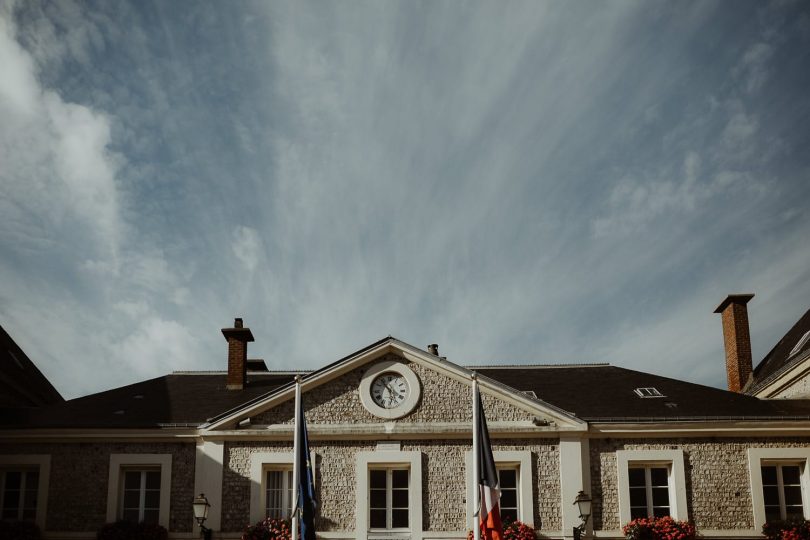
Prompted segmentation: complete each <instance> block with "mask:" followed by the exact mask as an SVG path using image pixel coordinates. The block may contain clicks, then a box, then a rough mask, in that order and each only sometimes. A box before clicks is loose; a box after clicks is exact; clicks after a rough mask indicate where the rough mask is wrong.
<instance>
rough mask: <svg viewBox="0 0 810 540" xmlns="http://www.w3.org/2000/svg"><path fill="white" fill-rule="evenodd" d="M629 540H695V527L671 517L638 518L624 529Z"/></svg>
mask: <svg viewBox="0 0 810 540" xmlns="http://www.w3.org/2000/svg"><path fill="white" fill-rule="evenodd" d="M622 532H623V533H624V537H625V538H626V539H627V540H694V539H695V527H694V526H693V525H692V524H691V523H689V522H688V521H677V520H674V519H672V518H671V517H669V516H665V517H658V518H636V519H634V520H633V521H631V522H630V523H628V524H627V525H625V526H624V527H622Z"/></svg>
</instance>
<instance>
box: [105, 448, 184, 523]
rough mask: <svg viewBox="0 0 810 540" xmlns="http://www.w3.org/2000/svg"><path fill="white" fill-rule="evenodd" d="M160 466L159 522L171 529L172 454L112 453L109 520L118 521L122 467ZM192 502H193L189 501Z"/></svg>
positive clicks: (109, 484) (108, 503) (108, 490)
mask: <svg viewBox="0 0 810 540" xmlns="http://www.w3.org/2000/svg"><path fill="white" fill-rule="evenodd" d="M130 465H132V466H136V467H137V466H141V465H143V466H157V467H160V512H159V514H158V515H159V517H158V523H159V524H160V525H161V526H162V527H165V528H166V530H168V529H169V507H170V504H171V495H172V494H171V491H172V455H171V454H110V475H109V480H108V483H107V522H108V523H109V522H113V521H116V520H117V519H118V518H119V516H120V514H119V507H120V501H121V469H122V467H128V466H130ZM189 504H191V503H189Z"/></svg>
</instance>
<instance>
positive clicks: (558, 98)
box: [0, 0, 810, 398]
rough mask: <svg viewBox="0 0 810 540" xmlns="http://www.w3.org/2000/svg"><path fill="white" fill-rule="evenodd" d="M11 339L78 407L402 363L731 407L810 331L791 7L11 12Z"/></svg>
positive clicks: (3, 242) (4, 127)
mask: <svg viewBox="0 0 810 540" xmlns="http://www.w3.org/2000/svg"><path fill="white" fill-rule="evenodd" d="M0 66H3V67H2V74H1V75H0V325H2V326H3V327H4V328H5V329H6V330H7V331H8V332H9V333H10V334H11V335H12V337H13V338H14V339H15V340H16V342H17V343H18V344H19V345H20V346H21V347H22V348H23V350H25V351H26V353H27V354H28V356H29V357H31V358H32V359H33V360H34V362H35V363H36V364H37V365H38V367H39V368H40V369H41V370H42V371H43V373H44V374H45V375H46V376H47V377H48V378H49V379H50V380H51V381H52V382H53V383H54V385H55V386H56V388H57V389H58V390H59V391H60V392H61V393H62V394H63V395H64V396H65V397H67V398H73V397H77V396H80V395H85V394H88V393H92V392H97V391H100V390H104V389H108V388H112V387H116V386H120V385H124V384H130V383H133V382H136V381H139V380H143V379H146V378H150V377H156V376H160V375H163V374H166V373H169V372H171V371H173V370H223V369H225V368H226V355H227V347H226V342H225V340H224V338H223V336H222V334H221V332H220V329H221V328H223V327H228V326H232V324H233V319H234V317H242V318H244V321H245V326H248V327H250V328H251V329H252V332H253V335H254V336H255V338H256V342H255V343H251V344H250V347H249V356H250V357H257V358H264V359H265V361H266V362H267V364H268V366H269V367H270V368H271V369H317V368H319V367H321V366H323V365H325V364H327V363H330V362H333V361H335V360H337V359H338V358H341V357H343V356H345V355H348V354H350V353H352V352H354V351H356V350H358V349H360V348H362V347H364V346H366V345H368V344H370V343H372V342H374V341H376V340H378V339H380V338H383V337H385V336H387V335H393V336H395V337H397V338H399V339H401V340H403V341H406V342H408V343H411V344H413V345H415V346H418V347H425V346H426V345H427V344H428V343H438V344H439V347H440V349H439V350H440V353H441V354H442V355H446V356H447V357H448V359H449V360H451V361H453V362H456V363H459V364H463V365H470V364H522V363H535V364H536V363H539V364H554V363H596V362H609V363H611V364H613V365H618V366H623V367H627V368H631V369H637V370H642V371H648V372H652V373H656V374H660V375H666V376H671V377H676V378H680V379H684V380H688V381H693V382H698V383H701V384H707V385H711V386H717V387H724V386H725V368H724V356H723V344H722V329H721V324H720V318H719V315H716V314H714V313H713V310H714V308H715V307H716V306H717V305H718V304H719V303H720V301H722V300H723V299H724V298H725V297H726V295H727V294H729V293H746V292H752V293H755V294H756V296H755V298H754V299H753V300H752V301H751V303H750V304H749V306H748V307H749V317H750V322H751V337H752V342H753V354H754V363H755V364H756V363H757V362H758V361H759V360H760V359H761V358H762V357H763V356H764V355H765V354H766V353H767V352H768V350H770V348H771V347H773V346H774V345H775V344H776V342H777V341H778V340H779V339H780V338H781V336H782V335H783V334H784V333H785V332H786V331H787V330H788V329H789V328H790V326H791V325H792V324H793V323H794V322H795V321H796V320H797V319H798V318H799V317H800V316H801V315H802V314H803V313H804V312H805V311H806V310H807V309H808V308H809V307H810V212H808V211H807V204H808V202H809V201H810V152H808V150H807V149H808V148H809V147H810V122H808V120H810V91H808V86H809V85H810V7H808V4H807V3H806V2H801V1H795V2H790V1H785V2H773V3H767V2H759V1H756V2H752V1H743V0H739V1H733V2H732V1H727V2H715V1H699V2H698V1H682V2H659V1H646V0H645V1H642V0H637V1H612V2H541V1H530V2H516V1H508V2H482V3H478V2H450V1H448V2H424V3H419V2H369V3H361V2H340V3H327V2H285V3H282V2H263V1H262V2H259V1H256V2H250V1H243V2H190V1H171V2H170V1H160V2H154V1H143V0H138V1H131V2H125V1H120V0H114V1H104V2H73V1H71V0H60V1H59V2H37V1H25V2H13V1H12V2H9V0H0Z"/></svg>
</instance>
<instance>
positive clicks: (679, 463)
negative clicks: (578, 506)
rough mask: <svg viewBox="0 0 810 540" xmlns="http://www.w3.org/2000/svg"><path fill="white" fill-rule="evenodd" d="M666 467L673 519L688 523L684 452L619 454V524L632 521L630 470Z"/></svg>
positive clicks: (625, 451) (661, 451)
mask: <svg viewBox="0 0 810 540" xmlns="http://www.w3.org/2000/svg"><path fill="white" fill-rule="evenodd" d="M656 463H660V464H666V465H669V467H670V473H669V503H670V509H671V513H670V515H671V516H672V517H673V518H675V519H683V520H688V519H689V515H688V511H687V507H686V475H685V473H684V464H683V450H680V449H678V450H617V451H616V469H617V471H616V472H617V475H618V488H619V523H620V525H624V524H625V523H627V522H628V521H630V480H629V473H628V469H629V467H630V465H635V464H656Z"/></svg>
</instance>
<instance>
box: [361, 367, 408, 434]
mask: <svg viewBox="0 0 810 540" xmlns="http://www.w3.org/2000/svg"><path fill="white" fill-rule="evenodd" d="M388 372H391V373H396V374H397V375H401V376H402V377H403V378H404V379H405V382H406V383H407V384H408V394H407V396H405V401H403V402H402V403H400V404H399V406H397V407H394V408H393V409H386V408H384V407H380V406H379V405H377V404H376V403H375V402H374V400H373V399H372V398H371V384H372V383H373V382H374V379H376V378H377V376H378V375H382V374H383V373H388ZM421 397H422V384H421V383H420V381H419V377H417V376H416V373H414V372H413V370H412V369H411V368H409V367H408V366H406V365H405V364H403V363H402V362H397V361H395V360H386V361H384V362H379V363H377V364H374V365H373V366H371V367H370V368H368V369H367V370H366V372H365V373H364V374H363V378H362V379H360V402H361V403H362V404H363V407H365V408H366V410H367V411H368V412H370V413H371V414H373V415H374V416H377V417H379V418H384V419H385V420H396V419H397V418H402V417H403V416H406V415H408V414H410V413H411V411H413V410H414V409H415V408H416V404H417V403H419V398H421Z"/></svg>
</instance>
